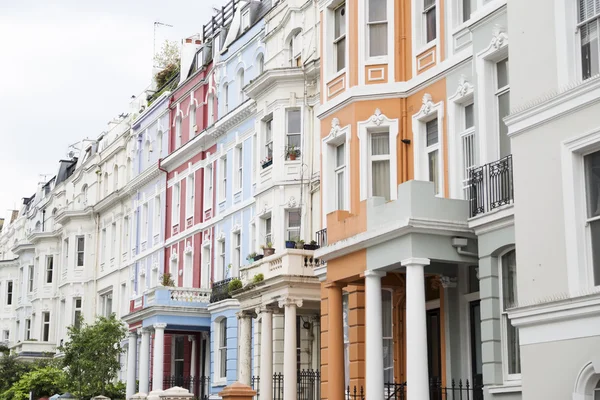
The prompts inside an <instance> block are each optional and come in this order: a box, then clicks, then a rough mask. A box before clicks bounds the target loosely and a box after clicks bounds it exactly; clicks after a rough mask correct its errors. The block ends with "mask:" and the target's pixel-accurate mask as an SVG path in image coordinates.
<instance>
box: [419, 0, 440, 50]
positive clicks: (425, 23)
mask: <svg viewBox="0 0 600 400" xmlns="http://www.w3.org/2000/svg"><path fill="white" fill-rule="evenodd" d="M421 1H423V3H422V4H423V9H422V13H423V44H424V45H429V44H431V43H434V42H435V40H436V39H437V37H438V32H437V30H438V25H439V21H438V16H437V12H438V4H437V0H432V3H431V4H430V5H427V1H429V0H421ZM430 11H433V13H434V17H435V37H433V38H431V39H429V37H428V36H427V33H428V31H429V30H428V29H427V28H428V24H429V21H428V20H427V14H429V12H430Z"/></svg>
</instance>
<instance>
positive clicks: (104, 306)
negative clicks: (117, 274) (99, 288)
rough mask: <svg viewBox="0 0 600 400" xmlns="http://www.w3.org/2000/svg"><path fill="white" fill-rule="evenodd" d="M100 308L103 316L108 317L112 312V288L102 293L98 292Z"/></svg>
mask: <svg viewBox="0 0 600 400" xmlns="http://www.w3.org/2000/svg"><path fill="white" fill-rule="evenodd" d="M109 300H110V312H108V311H109V309H108V304H109ZM100 307H101V308H100V310H101V315H102V316H103V317H106V318H108V317H110V315H111V314H112V313H113V292H112V290H110V291H108V292H105V293H102V294H100Z"/></svg>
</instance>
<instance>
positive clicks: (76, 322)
mask: <svg viewBox="0 0 600 400" xmlns="http://www.w3.org/2000/svg"><path fill="white" fill-rule="evenodd" d="M78 301H79V307H77V302H78ZM82 316H83V299H82V298H81V297H74V298H73V321H72V325H73V326H74V327H80V326H81V318H82Z"/></svg>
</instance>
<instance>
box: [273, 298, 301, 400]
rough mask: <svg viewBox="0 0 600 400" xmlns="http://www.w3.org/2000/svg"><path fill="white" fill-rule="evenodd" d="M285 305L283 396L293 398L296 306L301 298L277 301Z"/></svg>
mask: <svg viewBox="0 0 600 400" xmlns="http://www.w3.org/2000/svg"><path fill="white" fill-rule="evenodd" d="M279 307H285V329H284V335H285V336H284V339H283V398H284V399H285V400H295V399H296V398H297V395H298V389H297V385H298V368H297V363H296V357H297V355H296V307H302V300H296V299H285V300H282V301H280V302H279Z"/></svg>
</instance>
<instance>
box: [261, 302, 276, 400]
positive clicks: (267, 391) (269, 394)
mask: <svg viewBox="0 0 600 400" xmlns="http://www.w3.org/2000/svg"><path fill="white" fill-rule="evenodd" d="M260 316H261V319H260V324H261V328H260V329H261V343H260V388H259V390H260V397H261V398H263V399H272V398H273V310H271V309H269V308H267V307H263V308H261V310H260Z"/></svg>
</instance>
